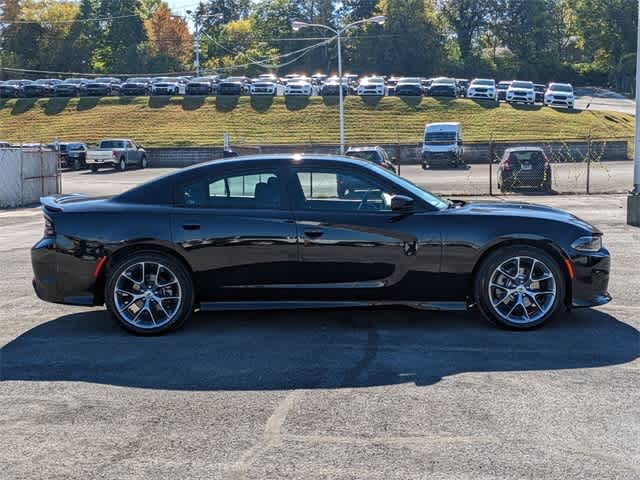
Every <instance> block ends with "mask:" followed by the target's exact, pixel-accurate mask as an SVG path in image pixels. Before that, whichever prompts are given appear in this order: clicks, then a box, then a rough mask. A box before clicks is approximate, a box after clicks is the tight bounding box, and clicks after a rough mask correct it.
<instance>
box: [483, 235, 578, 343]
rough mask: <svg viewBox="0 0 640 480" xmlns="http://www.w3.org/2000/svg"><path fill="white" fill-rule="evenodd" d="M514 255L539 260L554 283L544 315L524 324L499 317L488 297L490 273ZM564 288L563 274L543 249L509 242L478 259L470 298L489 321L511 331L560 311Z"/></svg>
mask: <svg viewBox="0 0 640 480" xmlns="http://www.w3.org/2000/svg"><path fill="white" fill-rule="evenodd" d="M514 257H523V258H527V259H535V260H536V261H537V262H541V263H542V264H543V265H544V266H546V268H547V269H548V271H549V272H550V273H551V275H552V276H553V282H554V285H555V297H553V301H551V299H549V301H548V305H547V306H546V307H547V308H548V310H546V312H545V313H544V315H541V316H540V318H537V319H535V320H532V321H530V322H526V323H521V322H515V321H511V320H509V319H508V318H504V317H503V316H501V315H500V314H499V313H498V312H497V311H496V307H494V306H493V304H492V303H491V299H490V298H489V294H490V293H489V292H490V287H489V284H490V281H491V278H492V275H493V274H494V272H496V270H497V268H498V267H499V266H501V265H503V264H504V262H507V261H508V260H509V259H511V258H514ZM523 261H524V260H523ZM548 281H550V280H548ZM538 283H539V282H538ZM565 291H566V286H565V275H564V274H563V272H562V270H561V267H560V265H559V264H558V262H557V261H556V260H555V259H554V258H553V257H552V256H551V255H549V254H548V253H547V252H545V251H544V250H541V249H539V248H536V247H532V246H530V245H525V244H522V245H510V246H508V247H505V248H499V249H497V250H496V251H494V252H493V253H491V254H490V255H489V256H488V257H487V258H486V259H485V260H484V261H483V262H482V264H481V265H480V267H479V268H478V270H477V273H476V276H475V278H474V298H475V302H476V305H477V306H478V308H479V309H480V312H481V313H482V315H483V316H484V317H485V318H486V319H487V320H488V321H489V322H491V323H494V324H497V325H499V326H502V327H505V328H509V329H513V330H529V329H532V328H535V327H538V326H540V325H542V324H544V323H546V322H548V321H550V320H551V319H553V318H554V317H555V316H556V315H557V314H558V313H559V312H560V311H561V310H563V307H564V298H565ZM506 296H507V295H505V297H506ZM526 298H529V297H526ZM530 306H533V304H532V303H531V304H530ZM507 307H508V305H507ZM517 308H520V307H517ZM523 316H524V315H523Z"/></svg>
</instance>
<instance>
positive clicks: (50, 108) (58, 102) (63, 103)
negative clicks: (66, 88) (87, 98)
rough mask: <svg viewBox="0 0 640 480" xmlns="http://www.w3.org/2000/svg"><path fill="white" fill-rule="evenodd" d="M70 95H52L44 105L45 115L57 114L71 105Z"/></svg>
mask: <svg viewBox="0 0 640 480" xmlns="http://www.w3.org/2000/svg"><path fill="white" fill-rule="evenodd" d="M69 100H71V98H70V97H51V98H50V99H49V100H47V103H46V104H45V106H44V113H45V115H57V114H59V113H60V112H62V111H63V110H64V109H65V108H67V105H69Z"/></svg>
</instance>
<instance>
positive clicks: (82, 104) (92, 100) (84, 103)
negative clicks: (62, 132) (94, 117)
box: [76, 97, 101, 112]
mask: <svg viewBox="0 0 640 480" xmlns="http://www.w3.org/2000/svg"><path fill="white" fill-rule="evenodd" d="M100 99H101V97H80V100H78V106H77V107H76V109H77V110H78V111H79V112H84V111H86V110H91V109H92V108H95V107H96V106H97V105H98V103H100Z"/></svg>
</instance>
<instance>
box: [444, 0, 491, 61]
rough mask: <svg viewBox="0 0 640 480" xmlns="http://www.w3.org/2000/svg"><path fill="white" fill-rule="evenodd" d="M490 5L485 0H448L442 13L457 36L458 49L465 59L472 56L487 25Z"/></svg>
mask: <svg viewBox="0 0 640 480" xmlns="http://www.w3.org/2000/svg"><path fill="white" fill-rule="evenodd" d="M488 7H489V3H487V2H486V1H483V0H447V1H445V2H443V3H442V6H441V10H440V11H441V12H442V15H443V16H444V19H445V20H446V21H447V22H448V23H449V25H451V27H452V28H453V31H454V32H455V34H456V40H457V43H458V48H459V49H460V55H461V56H462V58H463V59H466V58H468V57H470V56H471V49H472V47H473V42H474V41H475V40H476V37H477V36H478V34H479V33H480V30H481V28H482V27H483V26H484V25H485V23H486V21H487V17H488V14H489V11H488Z"/></svg>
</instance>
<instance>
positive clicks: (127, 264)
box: [105, 252, 194, 335]
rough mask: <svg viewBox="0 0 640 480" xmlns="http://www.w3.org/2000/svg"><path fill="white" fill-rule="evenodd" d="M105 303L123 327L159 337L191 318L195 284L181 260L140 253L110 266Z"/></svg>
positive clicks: (157, 254)
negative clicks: (158, 335)
mask: <svg viewBox="0 0 640 480" xmlns="http://www.w3.org/2000/svg"><path fill="white" fill-rule="evenodd" d="M105 300H106V304H107V309H108V310H109V312H110V313H111V314H112V315H113V317H114V318H115V319H116V320H117V322H118V323H119V324H120V325H121V326H122V327H124V328H125V329H127V330H129V331H131V332H134V333H138V334H141V335H157V334H161V333H164V332H166V331H168V330H171V329H174V328H177V327H179V326H180V325H182V324H183V323H184V322H185V320H186V319H187V318H189V316H190V315H191V312H192V311H193V301H194V294H193V283H192V281H191V276H190V274H189V272H188V271H187V269H186V268H185V267H184V265H182V263H181V262H179V261H178V260H176V259H174V258H172V257H171V256H168V255H163V254H161V253H155V252H139V253H135V254H133V255H130V256H127V257H125V258H123V259H121V260H120V261H117V262H116V264H115V265H113V266H110V268H109V272H108V277H107V283H106V287H105Z"/></svg>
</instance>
